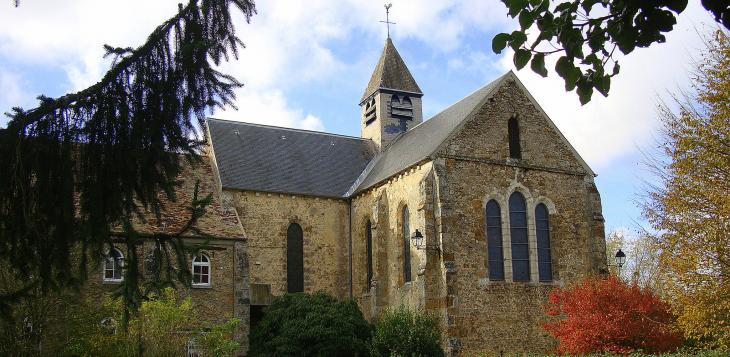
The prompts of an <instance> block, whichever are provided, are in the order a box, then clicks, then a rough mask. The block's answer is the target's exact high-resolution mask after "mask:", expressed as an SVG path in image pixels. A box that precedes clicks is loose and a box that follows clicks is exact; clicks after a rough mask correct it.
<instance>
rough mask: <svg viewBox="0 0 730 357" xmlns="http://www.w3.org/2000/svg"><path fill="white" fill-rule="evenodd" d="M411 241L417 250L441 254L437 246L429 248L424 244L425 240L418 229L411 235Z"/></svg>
mask: <svg viewBox="0 0 730 357" xmlns="http://www.w3.org/2000/svg"><path fill="white" fill-rule="evenodd" d="M411 239H412V240H413V245H415V246H416V249H418V250H425V251H426V252H433V253H436V254H439V253H441V248H440V247H439V246H438V245H430V246H429V245H428V244H426V240H425V239H424V238H423V233H421V231H419V230H418V229H416V232H415V233H413V236H412V237H411Z"/></svg>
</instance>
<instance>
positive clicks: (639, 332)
mask: <svg viewBox="0 0 730 357" xmlns="http://www.w3.org/2000/svg"><path fill="white" fill-rule="evenodd" d="M547 313H548V315H551V316H556V317H560V319H559V320H557V321H555V322H551V323H547V324H545V325H544V328H545V329H546V330H547V331H548V332H550V333H551V334H552V335H553V336H555V337H556V338H557V339H558V340H559V342H560V345H559V346H558V352H560V353H569V354H586V353H594V352H611V353H620V354H628V353H632V352H635V351H641V352H646V353H657V352H667V351H672V350H674V349H676V348H677V347H678V346H679V345H680V344H681V339H680V335H679V333H678V332H677V331H676V330H675V329H674V327H673V323H674V321H673V317H672V315H671V314H670V313H669V306H668V305H667V304H666V303H664V302H663V301H661V300H660V299H659V298H658V297H657V296H656V295H654V294H653V293H652V292H651V291H650V290H648V289H641V288H640V287H638V286H637V285H636V284H634V285H632V286H629V285H627V284H626V283H624V282H623V281H620V280H619V279H617V278H616V277H615V276H610V277H609V278H608V279H600V278H589V279H586V280H584V281H583V282H581V283H579V284H577V285H575V286H573V287H571V288H566V289H554V290H553V291H551V292H550V296H549V300H548V305H547Z"/></svg>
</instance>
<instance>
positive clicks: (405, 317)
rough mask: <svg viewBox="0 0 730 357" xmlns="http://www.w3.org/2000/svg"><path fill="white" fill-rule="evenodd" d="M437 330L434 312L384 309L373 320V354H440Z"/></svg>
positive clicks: (388, 355)
mask: <svg viewBox="0 0 730 357" xmlns="http://www.w3.org/2000/svg"><path fill="white" fill-rule="evenodd" d="M440 339H441V331H440V329H439V323H438V318H437V317H436V316H435V315H431V314H425V313H421V312H413V311H410V310H408V309H407V308H404V307H400V308H397V309H389V310H386V311H385V312H384V313H383V314H382V315H381V316H380V318H379V319H378V321H377V322H376V323H375V330H374V332H373V340H372V349H371V352H372V354H373V355H374V356H382V357H390V356H443V355H444V351H443V349H441V344H440V343H439V342H440Z"/></svg>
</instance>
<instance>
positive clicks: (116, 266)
mask: <svg viewBox="0 0 730 357" xmlns="http://www.w3.org/2000/svg"><path fill="white" fill-rule="evenodd" d="M123 268H124V255H123V254H122V252H121V251H120V250H119V249H117V248H112V249H110V250H109V253H107V254H106V257H105V258H104V281H107V282H120V281H122V278H123V276H124V275H123V274H122V273H123V272H122V269H123Z"/></svg>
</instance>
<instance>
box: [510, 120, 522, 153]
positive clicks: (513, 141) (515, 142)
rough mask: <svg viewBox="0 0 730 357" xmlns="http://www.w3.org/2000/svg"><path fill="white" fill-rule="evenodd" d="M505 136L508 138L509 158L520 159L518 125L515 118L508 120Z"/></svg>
mask: <svg viewBox="0 0 730 357" xmlns="http://www.w3.org/2000/svg"><path fill="white" fill-rule="evenodd" d="M507 135H508V136H509V157H511V158H513V159H521V158H522V149H521V148H520V124H519V123H518V122H517V117H516V116H513V117H512V118H509V121H508V122H507Z"/></svg>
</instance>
